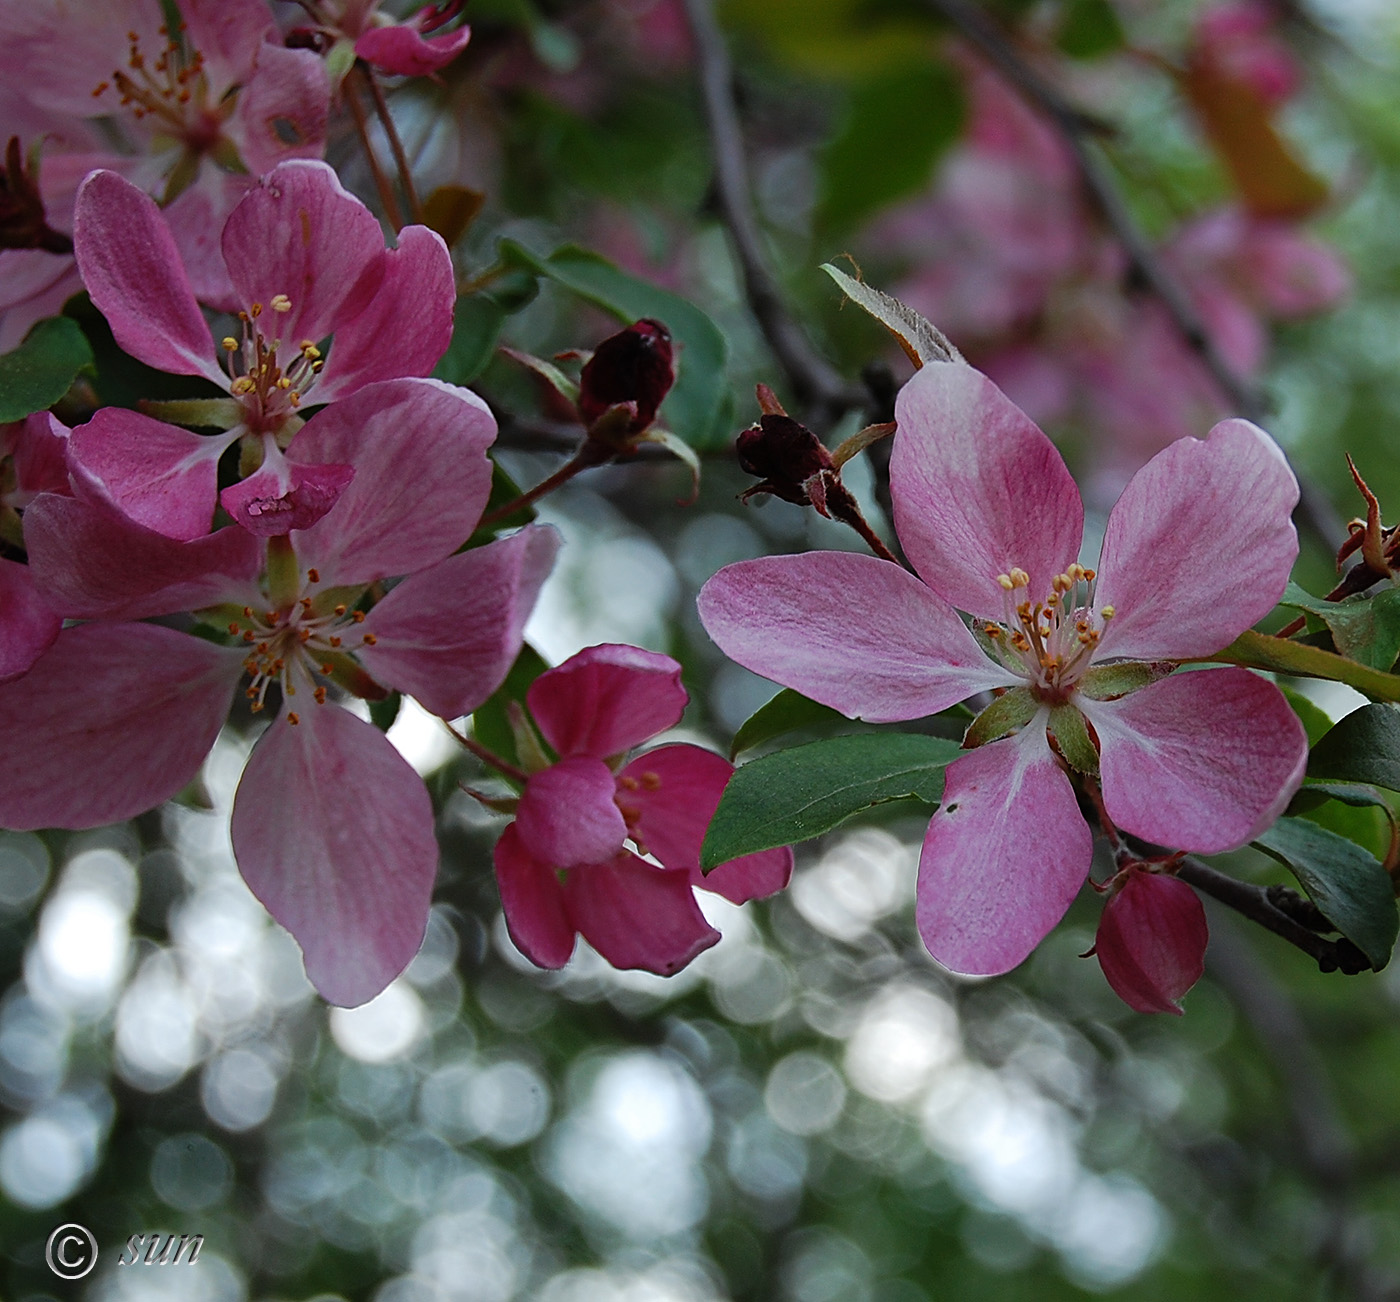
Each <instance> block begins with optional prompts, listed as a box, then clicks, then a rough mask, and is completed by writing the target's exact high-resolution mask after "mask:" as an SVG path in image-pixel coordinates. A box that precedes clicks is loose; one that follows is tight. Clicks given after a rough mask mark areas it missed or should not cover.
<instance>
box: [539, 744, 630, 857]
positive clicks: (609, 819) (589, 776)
mask: <svg viewBox="0 0 1400 1302" xmlns="http://www.w3.org/2000/svg"><path fill="white" fill-rule="evenodd" d="M515 828H516V831H517V833H518V834H519V836H520V843H521V844H522V845H523V846H524V847H525V849H526V850H527V851H528V852H529V854H530V856H531V857H532V858H534V859H538V860H539V861H540V862H541V863H546V864H549V865H550V867H552V868H573V867H575V866H577V865H578V864H591V863H601V862H603V861H604V860H607V859H611V858H612V857H613V856H614V855H615V854H617V852H618V851H619V850H621V849H622V843H623V842H624V841H625V840H626V839H627V824H626V823H624V822H623V821H622V814H621V812H620V811H619V809H618V807H617V805H616V804H615V803H614V801H613V775H612V770H611V769H609V768H608V766H607V765H606V764H604V763H603V761H602V760H598V759H587V758H583V757H579V758H575V759H563V760H560V761H559V763H558V764H553V765H551V766H550V767H549V768H547V769H541V770H540V771H539V772H538V773H532V774H531V775H530V780H529V782H527V783H526V784H525V791H524V793H523V794H522V795H521V797H520V809H519V811H518V812H517V814H516V816H515Z"/></svg>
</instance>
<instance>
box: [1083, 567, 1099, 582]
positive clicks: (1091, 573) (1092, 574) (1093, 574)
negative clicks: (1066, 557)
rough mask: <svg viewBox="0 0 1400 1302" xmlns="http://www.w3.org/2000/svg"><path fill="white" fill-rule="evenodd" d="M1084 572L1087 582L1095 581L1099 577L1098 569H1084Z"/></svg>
mask: <svg viewBox="0 0 1400 1302" xmlns="http://www.w3.org/2000/svg"><path fill="white" fill-rule="evenodd" d="M1083 573H1084V582H1085V583H1092V582H1093V581H1094V579H1095V578H1097V577H1098V571H1097V570H1085V571H1083Z"/></svg>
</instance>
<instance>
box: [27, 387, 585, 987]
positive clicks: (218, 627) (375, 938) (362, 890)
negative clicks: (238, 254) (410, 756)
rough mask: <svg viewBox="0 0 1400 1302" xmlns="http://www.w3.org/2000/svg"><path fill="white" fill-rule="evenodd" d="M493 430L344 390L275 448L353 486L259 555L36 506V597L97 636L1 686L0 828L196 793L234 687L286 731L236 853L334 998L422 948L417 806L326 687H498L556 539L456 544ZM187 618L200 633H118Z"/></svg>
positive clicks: (265, 740) (457, 698)
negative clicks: (276, 697)
mask: <svg viewBox="0 0 1400 1302" xmlns="http://www.w3.org/2000/svg"><path fill="white" fill-rule="evenodd" d="M494 437H495V424H494V422H493V421H492V419H491V416H490V413H489V412H488V411H487V409H486V407H485V404H484V403H482V402H481V400H480V399H478V398H477V397H476V396H475V395H473V394H471V393H469V392H467V391H466V390H465V389H457V388H454V387H452V386H450V385H445V384H440V383H439V382H437V381H435V380H424V379H404V380H387V381H384V382H382V383H379V384H374V385H370V386H367V387H365V388H363V389H360V390H359V391H358V392H356V393H355V394H354V395H352V396H351V397H349V398H346V399H344V400H343V401H341V402H338V403H336V404H335V405H334V406H332V407H330V408H329V409H327V410H326V411H325V412H323V413H322V414H321V416H320V417H319V418H318V419H317V420H316V421H315V422H314V423H313V424H310V425H308V426H307V427H306V428H305V429H304V430H302V431H301V433H300V434H298V435H297V437H296V438H295V439H294V440H293V441H292V444H291V446H290V447H289V448H288V450H287V459H288V461H289V462H291V463H292V464H293V465H295V466H298V467H315V466H318V465H327V464H329V465H354V466H355V468H356V470H357V471H358V473H357V475H356V476H355V479H354V480H353V481H352V482H351V483H350V484H349V486H348V487H347V488H346V489H345V491H344V493H343V494H342V495H341V496H340V498H339V500H338V501H337V502H336V504H335V506H334V508H333V509H332V510H331V511H330V512H329V513H327V514H326V516H325V517H324V518H323V519H321V520H320V521H319V522H318V523H317V524H315V525H313V526H312V527H310V528H308V529H304V530H297V529H294V530H293V531H292V532H291V533H289V534H286V535H283V536H278V537H274V538H272V539H270V540H267V541H264V540H263V539H260V538H256V537H254V536H253V535H252V534H250V533H248V532H247V531H245V530H244V529H242V528H238V527H236V526H230V527H227V528H224V529H220V530H219V531H217V532H216V533H213V534H209V535H207V536H205V537H200V538H196V539H194V540H192V541H181V540H177V539H172V538H169V537H166V536H165V535H163V534H160V533H157V532H154V531H153V530H150V529H147V528H145V527H144V526H142V525H140V524H137V523H135V522H133V521H131V520H130V519H128V518H127V517H125V516H123V515H121V514H118V513H117V512H115V511H113V510H112V509H111V508H110V507H107V506H104V505H101V504H97V503H94V502H91V501H87V500H84V499H82V498H68V497H59V496H55V495H50V494H45V495H42V496H40V497H38V498H37V499H35V501H34V502H32V503H31V504H30V506H29V508H28V510H27V512H26V514H25V520H24V525H25V538H26V541H27V543H28V546H29V557H30V563H31V566H32V567H33V570H34V573H35V576H36V578H37V579H38V581H39V585H40V588H41V590H42V591H43V592H44V594H45V596H46V598H47V599H48V600H50V601H51V602H52V603H53V604H54V606H55V608H56V609H57V610H58V611H59V612H60V613H61V614H63V615H65V616H67V617H69V618H72V619H76V620H87V621H91V622H87V623H82V624H78V625H76V626H74V627H70V628H66V629H64V631H63V632H62V633H60V634H59V635H58V638H57V641H56V642H55V643H54V645H53V647H52V649H51V650H49V651H48V652H47V653H46V654H45V655H44V656H43V657H41V658H40V659H39V660H38V662H37V663H36V664H35V665H34V667H33V668H32V669H31V670H30V671H29V672H28V673H27V674H26V675H25V676H24V677H22V678H20V679H19V680H18V681H16V682H13V683H11V684H9V685H7V686H5V687H2V688H0V826H4V827H7V828H16V829H19V828H37V827H93V826H97V825H100V824H103V823H110V822H115V821H117V820H119V819H124V818H129V817H131V816H133V815H135V814H138V813H140V812H142V811H143V810H146V809H150V808H152V807H153V806H155V805H158V804H159V803H160V802H161V801H163V800H166V799H168V798H169V797H171V796H173V795H174V794H176V793H177V792H178V791H180V790H181V789H182V788H183V787H184V786H186V785H187V784H188V783H189V782H190V781H191V779H192V778H193V777H194V775H195V773H196V772H197V770H198V768H199V765H200V763H201V761H202V760H203V759H204V756H205V754H206V753H207V752H208V750H209V747H210V746H211V745H212V744H213V742H214V739H215V737H216V736H217V735H218V732H219V729H220V727H221V726H222V725H223V722H224V720H225V718H226V716H227V714H228V710H229V705H230V702H231V701H232V699H233V696H234V692H235V689H236V688H237V687H238V685H239V683H240V682H242V681H243V680H244V679H245V678H246V679H247V683H246V688H245V690H246V692H247V694H248V696H249V697H251V698H252V701H253V706H254V709H255V710H256V709H260V708H261V707H262V704H263V702H264V699H265V697H266V695H267V693H268V691H269V690H270V689H271V688H272V687H273V686H277V687H278V688H280V691H281V695H282V704H281V711H280V714H279V717H278V718H277V719H276V720H275V721H274V722H273V723H272V724H271V725H270V726H269V727H268V728H267V729H266V730H265V731H264V732H263V734H262V736H261V737H260V738H259V739H258V742H257V744H256V745H255V746H254V748H253V751H252V754H251V755H250V757H249V759H248V764H247V767H246V769H245V770H244V773H243V778H242V780H241V782H240V783H239V786H238V793H237V796H236V798H235V801H234V807H233V828H232V831H233V848H234V853H235V855H236V856H237V859H238V864H239V867H240V869H241V870H242V872H243V876H244V878H245V880H246V881H247V883H248V885H249V887H250V888H251V889H252V891H253V893H254V894H255V895H256V896H257V897H258V898H259V899H260V900H261V901H262V902H263V903H264V904H265V905H266V906H267V908H268V911H269V912H270V913H271V914H272V916H273V917H274V918H276V919H277V921H278V922H280V923H281V924H282V925H283V926H284V927H286V928H287V929H288V930H289V931H290V932H291V933H292V934H293V935H294V936H295V937H296V939H297V941H298V942H299V943H300V945H301V947H302V950H303V953H304V955H305V959H306V970H307V975H308V976H309V977H310V979H311V981H312V982H313V983H314V984H315V985H316V987H317V989H319V990H320V991H321V992H322V994H323V995H325V997H326V998H327V999H329V1000H330V1001H332V1002H333V1003H340V1004H357V1003H361V1002H363V1001H364V1000H366V999H369V998H371V997H372V996H373V995H375V994H377V993H378V992H379V991H380V990H382V989H383V988H384V986H385V985H386V984H388V982H389V981H390V980H392V979H393V977H394V976H395V975H396V974H397V973H398V972H399V971H401V970H402V969H403V967H404V965H405V964H406V963H407V962H408V961H409V959H411V958H412V957H413V954H414V953H415V951H416V950H417V948H418V945H419V943H420V941H421V940H422V936H423V929H424V927H425V925H426V923H427V916H428V903H429V899H430V897H431V894H432V887H433V880H434V877H435V875H436V871H437V860H438V851H437V843H436V840H435V838H434V836H433V812H432V806H431V802H430V800H429V798H428V793H427V790H426V789H425V788H424V786H423V783H422V782H421V780H420V779H419V778H418V776H417V775H416V774H415V773H414V772H413V770H412V769H411V768H410V767H409V765H408V764H407V763H406V762H405V761H404V760H403V759H402V758H401V757H400V756H399V754H398V752H397V751H396V750H395V749H394V748H393V747H392V746H391V745H390V744H389V742H388V741H387V740H385V737H384V734H383V733H382V732H380V731H379V730H378V729H377V728H375V727H373V726H372V725H370V724H368V723H365V722H362V721H361V720H360V719H358V718H356V717H355V716H354V715H353V714H351V713H349V712H348V711H347V710H343V709H341V708H339V707H338V706H336V705H335V704H333V703H332V702H331V699H330V697H331V693H332V692H335V691H337V690H343V691H348V692H349V693H351V694H353V695H356V696H362V697H363V696H368V697H370V698H374V697H379V696H383V695H384V694H385V689H395V690H398V691H401V692H404V693H406V694H410V695H412V696H414V697H416V698H417V699H418V700H419V701H421V702H422V704H423V705H424V706H425V707H426V708H427V709H428V710H430V711H432V712H433V713H435V714H438V715H442V716H444V717H449V718H451V717H456V716H458V715H461V714H465V713H469V712H470V711H471V710H473V709H475V708H476V706H478V705H479V704H480V703H481V702H482V701H483V700H485V699H486V697H487V696H488V695H489V694H490V693H491V692H492V691H494V690H495V688H496V687H497V686H498V685H499V684H500V683H501V681H502V680H503V679H504V677H505V674H506V671H507V670H508V669H509V667H510V665H511V664H512V663H513V661H514V658H515V656H516V654H517V652H518V651H519V648H520V642H521V629H522V626H523V624H524V621H525V619H526V617H527V615H528V614H529V611H530V608H531V607H532V605H533V604H534V600H535V597H536V594H537V593H538V591H539V587H540V584H541V583H542V582H543V580H544V577H545V575H546V573H547V572H548V570H549V567H550V565H551V564H552V560H553V555H554V551H555V548H556V546H557V540H556V536H555V534H554V532H553V531H552V530H550V529H546V528H539V527H534V526H532V527H529V528H527V529H524V530H522V531H521V532H519V533H517V534H515V535H513V536H511V537H508V538H504V539H500V540H497V541H495V542H493V543H490V544H488V545H486V546H484V547H477V548H474V549H472V550H468V551H458V550H457V548H458V547H459V546H460V545H461V543H462V540H463V539H465V538H467V537H468V536H469V535H470V534H471V532H472V529H473V527H474V526H475V524H476V521H477V519H478V518H479V516H480V514H481V510H482V507H483V505H484V503H485V502H486V498H487V494H488V491H489V487H490V479H491V470H490V462H489V461H488V460H487V457H486V449H487V447H488V445H489V444H490V443H491V441H492V439H493V438H494ZM399 575H404V576H406V577H405V578H403V579H402V581H401V582H399V583H397V584H396V585H395V584H392V583H390V586H389V591H388V592H387V594H385V595H383V596H379V595H378V594H379V592H380V590H381V589H382V587H383V585H384V584H385V582H386V581H392V580H393V579H394V578H396V577H397V576H399ZM179 612H193V614H194V620H193V621H192V622H191V623H190V624H187V625H185V626H184V627H191V629H192V631H193V632H198V633H200V634H202V635H201V636H192V635H191V632H186V631H182V629H181V628H177V627H171V626H170V621H168V620H167V621H165V622H163V623H161V624H146V623H139V622H135V621H139V620H143V619H146V618H150V617H160V616H169V615H172V614H177V613H179ZM366 612H367V613H366Z"/></svg>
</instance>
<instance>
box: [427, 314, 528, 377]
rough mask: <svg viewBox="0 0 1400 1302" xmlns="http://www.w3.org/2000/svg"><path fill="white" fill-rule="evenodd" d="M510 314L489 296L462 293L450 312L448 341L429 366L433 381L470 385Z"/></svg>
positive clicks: (492, 349) (479, 372) (478, 373)
mask: <svg viewBox="0 0 1400 1302" xmlns="http://www.w3.org/2000/svg"><path fill="white" fill-rule="evenodd" d="M509 315H510V311H509V309H508V308H506V307H505V306H504V305H502V304H501V303H499V302H498V301H497V300H496V299H495V298H493V297H492V296H491V295H489V294H463V295H462V296H461V297H460V298H458V300H457V305H456V307H454V308H453V309H452V342H451V343H449V344H448V345H447V351H446V352H445V353H443V355H442V356H441V358H439V359H438V364H437V365H436V366H435V367H433V378H434V379H435V380H443V381H445V382H446V383H448V384H470V383H471V382H472V381H473V380H475V379H476V378H477V377H478V376H479V375H480V374H481V373H482V371H484V370H485V369H486V363H487V362H489V361H490V360H491V357H492V355H493V354H494V353H495V351H496V345H497V344H498V343H499V342H500V339H501V331H502V330H503V329H504V328H505V323H506V318H507V317H508V316H509Z"/></svg>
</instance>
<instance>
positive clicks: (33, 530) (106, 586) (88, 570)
mask: <svg viewBox="0 0 1400 1302" xmlns="http://www.w3.org/2000/svg"><path fill="white" fill-rule="evenodd" d="M24 540H25V543H26V545H27V546H28V548H29V564H30V566H31V567H32V569H33V571H34V579H35V581H36V582H37V583H38V585H39V589H40V591H42V592H43V594H44V598H45V600H46V601H47V602H48V603H49V604H50V605H51V606H52V607H53V608H54V609H55V610H56V611H57V612H58V613H59V614H61V615H65V616H68V617H70V618H73V619H146V618H148V617H150V616H152V615H169V614H174V613H175V612H177V611H183V610H198V609H200V608H201V607H203V606H212V605H215V604H217V603H218V602H221V601H237V602H238V603H239V604H240V605H242V604H244V603H245V602H247V601H257V600H259V598H258V596H257V588H256V587H255V586H254V580H256V578H257V576H258V572H259V570H260V569H261V566H262V548H261V546H260V545H259V543H258V541H257V539H255V538H252V537H250V536H249V535H248V534H247V533H245V532H244V531H243V530H242V529H237V528H232V527H230V528H226V529H220V530H218V531H217V532H215V533H212V534H209V535H208V536H206V537H204V538H196V539H194V540H193V541H191V542H181V541H179V540H177V539H174V538H167V537H166V536H165V535H164V534H159V533H156V532H155V531H154V530H152V529H147V528H146V527H145V526H143V525H139V524H136V523H134V522H133V521H131V520H128V519H127V518H126V517H125V516H123V515H120V514H118V513H117V512H116V511H114V510H112V509H111V508H109V507H105V506H97V505H94V504H92V503H89V502H81V501H78V500H77V499H75V498H71V497H58V496H57V495H55V494H52V493H44V494H42V495H41V496H39V497H37V498H35V499H34V502H33V504H32V505H31V506H30V507H29V509H28V510H27V511H26V512H25V513H24Z"/></svg>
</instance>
